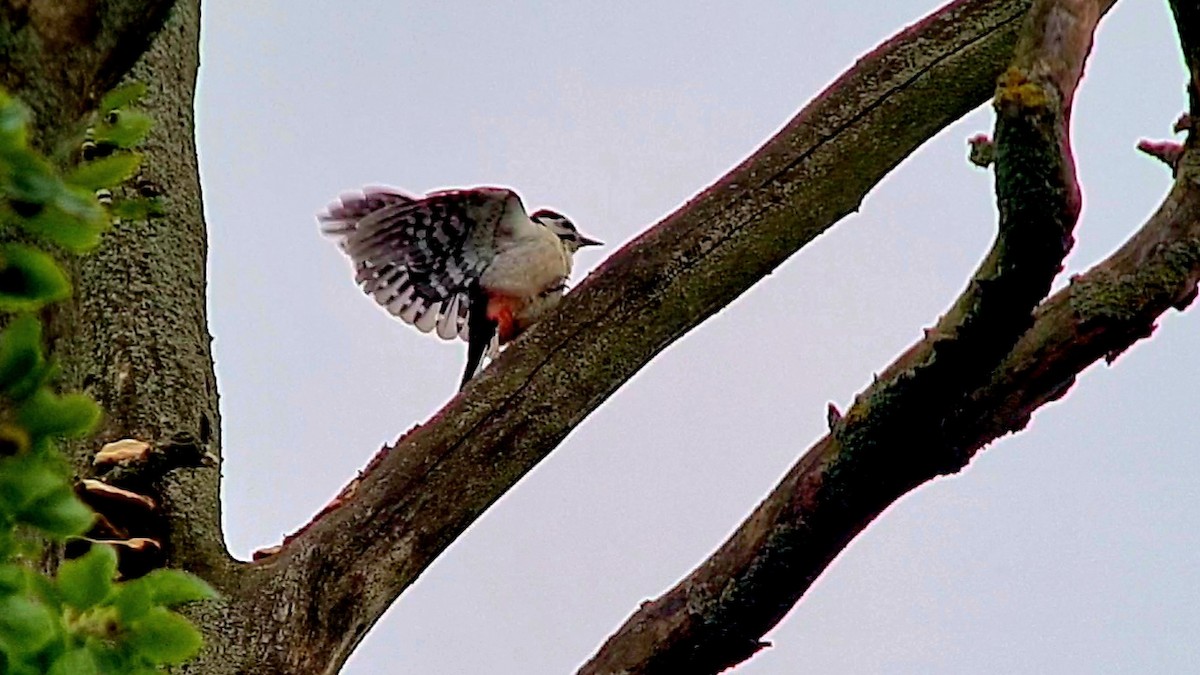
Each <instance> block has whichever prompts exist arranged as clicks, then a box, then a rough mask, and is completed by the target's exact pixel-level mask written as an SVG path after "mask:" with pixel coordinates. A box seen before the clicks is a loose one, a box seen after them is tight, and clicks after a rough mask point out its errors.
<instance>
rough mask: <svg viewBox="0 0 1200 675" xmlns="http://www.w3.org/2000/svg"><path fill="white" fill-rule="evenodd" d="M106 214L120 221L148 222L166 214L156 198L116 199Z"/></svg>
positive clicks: (160, 202) (160, 201)
mask: <svg viewBox="0 0 1200 675" xmlns="http://www.w3.org/2000/svg"><path fill="white" fill-rule="evenodd" d="M108 212H109V213H110V214H112V215H113V216H116V217H117V218H119V219H121V220H149V219H150V218H152V217H156V216H164V215H166V213H167V210H166V208H165V207H164V206H163V203H162V200H161V199H159V198H158V197H150V198H148V199H116V200H113V203H112V204H111V205H109V207H108Z"/></svg>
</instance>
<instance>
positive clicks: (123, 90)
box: [99, 82, 146, 113]
mask: <svg viewBox="0 0 1200 675" xmlns="http://www.w3.org/2000/svg"><path fill="white" fill-rule="evenodd" d="M145 95H146V85H145V84H144V83H142V82H126V83H125V84H122V85H121V86H119V87H117V88H115V89H113V90H112V91H110V92H108V93H107V94H105V95H104V98H101V99H100V108H99V110H100V112H102V113H106V112H108V111H110V110H116V109H117V108H124V107H125V106H127V105H129V104H130V103H133V102H134V101H136V100H138V99H139V98H141V97H143V96H145Z"/></svg>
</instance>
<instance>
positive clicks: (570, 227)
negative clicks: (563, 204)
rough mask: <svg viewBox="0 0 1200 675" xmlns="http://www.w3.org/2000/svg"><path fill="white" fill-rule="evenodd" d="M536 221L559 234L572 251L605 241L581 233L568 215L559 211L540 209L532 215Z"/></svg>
mask: <svg viewBox="0 0 1200 675" xmlns="http://www.w3.org/2000/svg"><path fill="white" fill-rule="evenodd" d="M530 218H531V219H533V221H534V222H535V223H538V224H540V225H542V226H543V227H545V228H546V229H548V230H550V231H551V232H553V233H554V234H557V235H558V238H559V239H561V240H562V243H563V245H564V246H566V247H567V250H568V251H570V252H571V253H574V252H575V251H578V250H579V249H581V248H583V247H584V246H600V245H602V244H603V243H604V242H602V241H596V240H595V239H590V238H588V237H585V236H583V235H582V234H580V233H579V230H577V229H575V223H572V222H571V221H570V220H569V219H568V218H567V217H566V216H564V215H563V214H561V213H558V212H557V211H551V210H550V209H538V210H537V211H534V212H533V215H532V216H530Z"/></svg>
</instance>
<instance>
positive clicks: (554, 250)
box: [317, 186, 602, 391]
mask: <svg viewBox="0 0 1200 675" xmlns="http://www.w3.org/2000/svg"><path fill="white" fill-rule="evenodd" d="M317 220H318V222H319V223H320V227H321V231H322V232H323V233H324V234H325V235H326V236H329V237H331V238H333V239H335V240H336V241H337V243H338V244H339V245H340V247H341V249H342V251H343V252H344V253H345V254H346V255H347V256H348V257H349V258H350V261H351V262H352V263H353V265H354V271H355V276H354V278H355V281H356V283H357V284H358V285H359V287H361V288H362V290H363V292H364V293H366V294H367V295H368V296H370V297H372V298H374V300H375V302H377V303H378V304H379V305H381V306H382V307H384V308H385V309H386V310H387V311H388V312H389V313H391V314H392V315H394V316H395V317H397V318H399V319H400V320H401V321H403V322H405V323H408V324H411V325H413V326H414V327H415V328H416V329H417V330H419V331H421V332H422V333H429V332H431V331H432V332H434V333H435V334H436V335H437V336H438V337H440V338H442V339H444V340H453V339H456V338H459V339H463V340H466V341H467V363H466V369H465V370H464V371H463V376H462V381H461V383H460V384H459V390H460V391H461V390H462V389H464V388H466V386H467V383H468V382H470V381H471V379H472V378H473V377H474V376H475V375H476V374H478V372H479V371H480V370H482V366H483V357H484V355H485V353H486V354H487V355H488V357H489V360H490V359H493V358H495V356H496V355H497V354H498V353H499V349H500V345H504V344H507V343H509V342H511V341H513V340H514V339H516V338H517V337H518V336H519V335H520V334H521V333H523V332H524V331H525V330H526V329H528V328H529V327H530V326H531V325H533V324H534V323H536V322H537V321H538V320H539V319H541V318H542V317H544V316H545V315H546V313H547V312H549V311H550V310H551V309H553V308H554V307H555V306H556V305H557V304H558V302H559V301H560V300H561V299H562V296H563V293H564V292H565V291H566V288H567V279H568V278H569V277H570V275H571V268H572V263H573V261H574V256H575V253H576V252H577V251H579V249H581V248H584V247H587V246H599V245H602V242H600V241H597V240H595V239H591V238H589V237H586V236H584V235H583V234H581V233H580V232H579V230H578V229H577V228H576V227H575V224H574V223H572V222H571V220H570V219H569V218H567V217H566V216H564V215H562V214H561V213H559V212H557V211H553V210H550V209H538V210H536V211H534V212H533V213H532V214H527V213H526V211H525V206H524V205H523V204H522V202H521V198H520V197H519V196H518V195H517V193H516V192H514V191H513V190H511V189H509V188H504V187H489V186H480V187H472V188H460V189H450V190H438V191H434V192H429V193H427V194H425V195H424V196H413V195H409V194H407V193H405V192H404V191H402V190H398V189H396V188H391V187H382V186H369V187H366V188H363V189H362V190H361V191H359V192H350V193H346V194H343V195H341V196H340V197H339V198H338V199H337V200H336V201H334V202H333V203H331V204H330V205H329V206H328V207H327V208H326V210H325V211H322V212H321V213H319V214H318V216H317ZM435 329H436V330H435Z"/></svg>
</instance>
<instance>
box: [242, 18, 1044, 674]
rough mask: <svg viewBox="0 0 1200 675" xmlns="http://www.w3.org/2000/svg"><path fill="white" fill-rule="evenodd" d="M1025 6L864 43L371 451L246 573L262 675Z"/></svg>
mask: <svg viewBox="0 0 1200 675" xmlns="http://www.w3.org/2000/svg"><path fill="white" fill-rule="evenodd" d="M1028 7H1029V5H1028V4H1027V3H1023V2H1000V1H996V0H992V1H986V0H975V1H965V0H964V1H959V2H955V3H952V4H951V5H948V6H947V7H945V8H943V9H942V10H940V11H938V12H936V13H935V14H934V15H932V16H930V17H929V18H927V19H926V20H924V21H922V22H920V23H919V24H917V25H915V26H913V27H911V28H909V29H907V30H905V31H903V32H902V33H901V34H899V35H898V36H896V37H895V38H893V39H892V40H890V41H888V42H887V43H885V44H884V45H882V46H880V47H879V48H878V49H876V50H875V51H874V52H872V53H871V54H870V55H868V56H867V57H865V58H864V59H862V60H861V61H860V62H859V63H858V64H856V65H855V67H854V68H852V69H851V70H850V71H848V72H847V73H846V75H844V76H843V77H842V78H840V79H839V80H838V81H837V82H835V83H834V84H833V85H831V86H830V87H829V88H828V89H827V90H826V91H825V92H824V93H823V94H821V96H819V97H818V98H817V99H816V100H815V101H814V102H813V103H812V104H810V105H809V106H807V107H806V108H805V109H804V110H803V111H802V112H801V113H800V114H799V115H798V116H797V117H796V118H795V119H794V120H793V121H792V122H791V123H789V124H788V125H787V126H786V127H785V128H784V129H783V130H782V131H781V132H780V133H779V134H778V135H777V136H776V137H775V138H773V139H771V140H770V141H769V142H768V143H767V144H766V145H765V146H764V147H763V148H762V149H760V150H759V151H758V152H756V153H755V154H754V155H753V156H752V157H750V158H749V159H747V160H746V161H745V162H743V163H742V164H741V165H740V166H739V167H737V168H735V169H734V170H733V171H732V172H730V174H728V175H727V176H725V177H723V178H722V179H721V180H720V181H718V182H717V184H715V185H714V186H712V187H711V188H709V189H708V190H706V191H705V192H704V193H703V194H702V195H700V196H699V197H697V198H696V199H694V200H692V201H691V202H689V203H688V204H686V205H685V206H683V207H682V208H681V209H680V210H679V211H677V212H676V213H674V214H672V215H671V216H669V217H668V218H667V219H665V220H664V221H663V222H662V223H661V224H660V225H658V226H656V227H655V228H653V229H651V230H650V231H648V232H647V233H646V234H644V235H643V236H641V237H639V238H638V239H637V240H635V241H633V242H631V243H630V244H628V245H627V246H626V247H625V248H623V249H622V250H621V251H620V252H618V253H617V254H616V255H614V256H613V257H612V258H610V259H609V260H608V261H607V262H606V263H605V264H604V265H603V266H602V267H601V269H600V270H599V272H598V273H596V274H595V275H593V276H592V277H590V278H589V279H588V280H587V281H586V282H585V283H584V284H583V285H582V286H581V287H580V289H579V290H578V291H576V292H575V293H572V294H571V296H570V297H568V299H567V300H566V302H567V305H565V306H564V309H563V311H560V312H556V313H555V315H554V316H552V317H550V318H548V319H547V320H546V321H544V322H543V323H542V324H540V325H539V326H538V327H537V328H535V329H533V330H532V331H531V332H530V333H529V334H528V335H527V336H525V337H523V338H522V339H521V340H520V341H519V344H518V345H517V346H515V347H514V348H513V349H510V350H508V351H507V352H506V353H505V355H504V356H503V357H502V358H501V359H500V362H499V365H498V367H495V368H491V369H489V370H488V371H487V372H486V373H485V374H484V375H483V376H481V377H480V378H478V379H477V380H476V381H475V382H474V383H473V384H472V385H471V386H470V387H468V390H467V392H465V395H463V396H460V397H458V398H456V399H455V400H453V401H452V402H451V403H450V404H449V405H448V406H447V407H446V408H445V409H444V410H442V411H441V412H439V413H438V414H437V415H436V416H435V417H434V418H433V419H432V420H430V422H428V423H427V424H425V425H424V426H422V427H419V428H418V429H416V430H414V431H413V432H411V433H409V434H408V435H406V436H405V437H404V438H402V439H401V440H400V441H399V442H398V443H397V444H396V445H395V446H394V448H393V449H391V450H390V451H388V450H385V453H384V454H383V456H382V457H380V458H379V460H378V463H377V468H376V469H375V470H373V471H371V472H370V473H368V474H367V475H366V476H364V477H363V478H362V479H361V481H360V482H359V483H358V484H357V487H356V489H355V494H354V496H353V498H351V499H349V500H348V501H346V502H345V503H344V504H343V505H342V506H341V507H340V508H337V509H335V510H333V511H332V512H330V513H328V514H326V515H325V516H324V517H323V518H321V519H319V520H317V521H316V522H315V523H313V524H312V525H311V526H310V527H308V528H306V529H305V530H304V531H303V532H301V533H300V534H299V535H298V536H296V537H295V538H293V539H291V540H290V541H289V543H288V544H287V545H285V546H284V547H283V548H282V550H281V551H280V552H279V553H278V554H277V555H274V556H270V557H268V558H266V559H264V560H263V561H262V562H260V563H258V564H257V565H256V569H255V571H254V572H253V573H252V574H253V576H255V577H256V578H257V579H259V580H260V582H256V584H255V587H254V588H253V589H248V592H250V593H251V596H250V597H247V598H246V601H247V602H250V603H259V604H261V606H262V611H261V612H260V615H261V616H270V617H271V622H274V624H273V625H269V626H264V628H263V629H264V630H268V631H279V630H288V631H295V632H296V633H297V634H304V635H306V639H305V641H304V643H303V644H297V645H295V648H294V649H292V650H289V651H287V652H286V653H276V654H272V655H271V657H272V658H273V659H278V662H277V664H276V665H277V667H278V668H280V669H283V670H300V671H320V670H322V669H325V668H330V669H332V668H335V667H336V666H337V664H340V663H341V662H342V660H344V659H345V658H346V656H348V654H349V653H350V650H351V649H352V648H353V646H354V645H355V644H356V643H357V641H358V640H359V639H361V636H362V635H363V634H365V632H366V630H367V629H368V628H369V627H370V626H371V625H372V624H373V623H374V622H375V621H376V620H377V619H378V617H379V616H380V615H381V614H382V612H383V611H384V610H385V609H386V608H387V607H388V606H389V605H390V604H391V602H392V601H393V600H394V598H395V597H396V596H398V595H399V594H400V593H401V592H402V591H403V590H404V589H405V588H407V587H408V585H410V584H411V583H412V582H413V581H414V580H415V579H416V577H417V576H418V575H419V574H420V573H421V572H422V571H423V570H424V569H425V568H426V567H427V566H428V565H429V564H430V563H431V562H432V561H433V560H434V558H435V557H436V556H437V555H438V554H440V552H441V551H442V550H444V549H445V547H446V546H448V545H449V543H450V542H452V541H453V540H454V539H455V538H456V537H457V536H458V535H459V534H460V533H461V532H462V531H463V530H464V529H465V528H466V527H467V526H468V525H470V523H471V522H473V521H474V519H475V518H477V517H478V516H479V515H480V514H481V513H482V512H483V510H484V509H486V508H487V507H488V506H489V505H490V504H491V503H492V502H494V501H495V500H496V499H497V498H499V496H500V495H502V494H503V493H504V492H505V491H506V490H508V489H509V488H511V487H512V486H513V485H514V484H515V483H516V482H517V480H519V479H520V477H521V476H523V475H524V474H525V473H526V472H528V471H529V470H530V469H532V468H533V466H535V465H536V464H537V462H539V461H540V460H541V459H543V458H544V457H545V456H546V455H547V454H548V453H549V452H550V451H551V450H552V449H553V448H554V447H556V446H557V445H558V443H559V442H560V441H561V440H562V438H563V437H564V436H565V435H566V434H567V433H569V431H570V430H571V429H572V428H573V427H574V426H575V425H576V424H578V423H579V422H580V421H581V420H582V419H583V417H584V416H586V415H587V413H588V412H590V411H591V410H593V409H594V408H595V407H596V406H597V405H599V404H600V403H601V402H602V401H603V400H604V399H605V398H607V396H609V395H610V394H611V393H612V392H613V391H614V390H615V389H616V388H617V387H618V386H619V385H620V384H621V383H623V382H624V381H625V380H626V379H628V378H629V377H630V376H631V375H632V374H633V373H634V372H636V371H637V370H638V369H639V368H641V367H642V366H643V365H644V364H645V363H647V362H648V361H649V360H650V359H651V358H652V357H653V356H654V355H655V354H656V353H658V352H659V351H661V350H662V349H664V348H665V347H666V346H667V345H669V344H670V343H671V342H673V341H674V340H675V339H678V337H679V336H681V335H682V334H683V333H684V332H686V331H687V330H689V329H691V328H692V327H694V326H696V325H698V324H699V323H700V322H702V321H703V320H704V319H705V318H707V317H708V316H710V315H711V314H712V313H714V312H715V311H717V310H718V309H719V308H720V307H722V306H724V305H725V304H727V303H728V302H730V301H731V300H732V299H734V298H735V297H737V296H738V295H739V294H741V293H743V292H745V290H747V289H748V288H749V287H750V286H751V285H753V284H754V283H755V282H756V281H757V280H758V279H760V278H762V277H763V276H765V275H766V274H768V273H770V271H771V270H773V269H774V268H775V267H776V266H778V265H779V264H780V263H782V262H783V261H784V260H785V259H786V258H787V257H788V256H790V255H791V254H792V253H794V252H795V251H796V250H798V249H799V248H800V247H802V246H803V245H804V244H806V243H807V242H809V241H811V240H812V239H813V238H815V237H816V236H817V235H818V234H820V233H821V232H822V231H824V230H825V229H827V228H828V227H830V226H832V224H834V223H835V222H837V220H839V219H840V218H841V217H842V216H844V215H846V214H847V213H850V212H851V211H853V210H855V209H856V208H857V207H858V204H859V203H860V201H861V200H862V198H863V196H864V195H865V194H866V192H867V191H869V190H870V188H871V187H872V186H874V184H875V183H877V182H878V181H879V180H880V179H881V178H882V177H883V176H884V175H886V173H887V172H888V171H890V170H891V169H892V168H894V167H895V166H896V165H897V164H898V163H899V162H900V161H901V160H902V159H903V158H904V157H906V156H907V155H908V154H910V153H911V152H912V151H913V150H914V149H915V148H916V147H918V146H919V145H920V144H921V143H922V142H924V141H925V140H926V139H928V138H929V137H931V136H932V135H933V134H935V133H936V132H937V131H938V130H939V129H941V128H943V127H944V126H946V125H947V124H949V123H950V122H952V121H953V120H955V119H957V118H958V117H960V116H962V115H963V114H965V113H966V112H968V111H969V110H971V109H972V108H974V107H975V106H976V105H978V104H979V103H980V102H982V101H983V100H985V98H986V97H987V96H988V94H989V93H991V92H992V91H993V90H994V83H995V77H996V75H997V74H999V73H1000V71H1001V70H1002V69H1003V68H1004V67H1005V66H1006V65H1008V64H1009V63H1010V61H1011V58H1012V49H1013V45H1014V44H1015V42H1016V33H1017V29H1018V28H1019V24H1020V19H1021V18H1023V17H1024V15H1025V12H1026V11H1027V9H1028ZM1059 239H1060V240H1061V236H1060V237H1059ZM1054 264H1055V265H1057V261H1055V263H1054ZM1047 283H1048V282H1047ZM1041 293H1042V295H1044V293H1045V290H1044V289H1042V291H1041ZM1042 295H1038V296H1037V298H1040V297H1042ZM1037 298H1034V299H1033V300H1031V301H1030V303H1032V302H1036V299H1037ZM1030 306H1032V304H1030ZM1028 309H1029V307H1026V308H1025V310H1026V314H1027V313H1028ZM1016 334H1019V332H1017V333H1016ZM1016 334H1014V335H1013V339H1015V337H1016ZM568 346H569V349H568V348H567V347H568ZM272 663H276V662H274V661H273V662H272Z"/></svg>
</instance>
